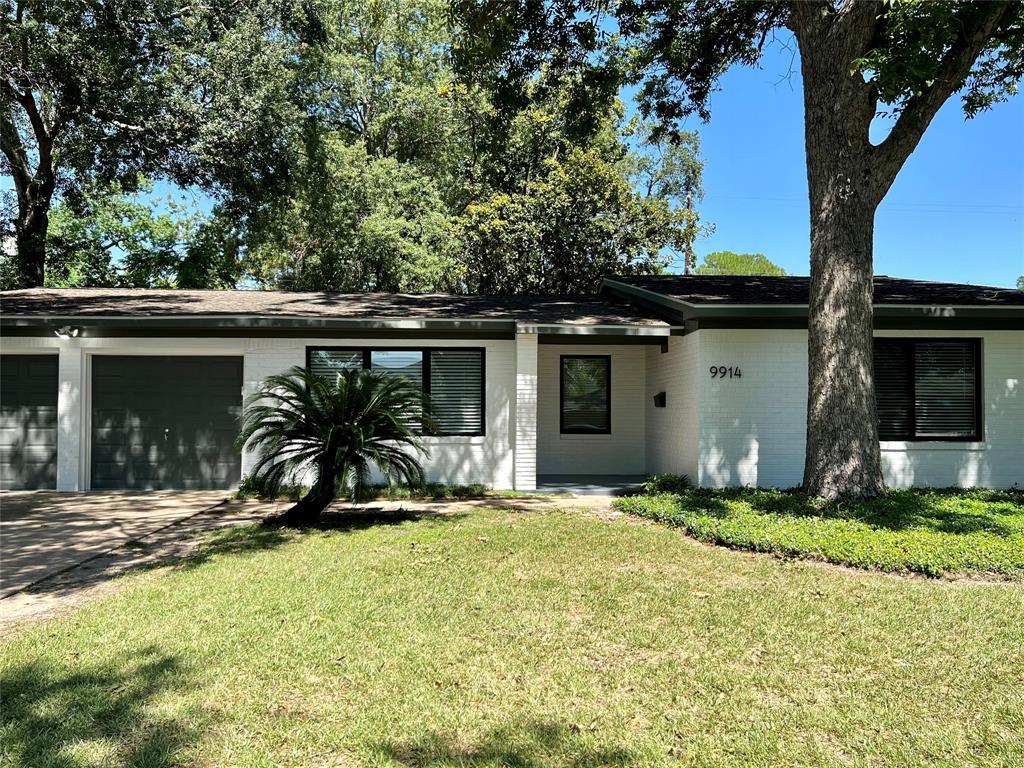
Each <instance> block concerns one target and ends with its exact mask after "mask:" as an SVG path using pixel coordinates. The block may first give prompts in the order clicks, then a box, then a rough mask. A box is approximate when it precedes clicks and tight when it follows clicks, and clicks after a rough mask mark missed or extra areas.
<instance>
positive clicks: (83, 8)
mask: <svg viewBox="0 0 1024 768" xmlns="http://www.w3.org/2000/svg"><path fill="white" fill-rule="evenodd" d="M316 27H317V24H316V18H315V16H312V15H310V14H309V13H307V12H306V6H304V5H303V4H302V3H299V2H296V3H294V4H293V3H291V2H290V0H244V2H242V3H234V2H232V3H227V2H213V3H202V4H198V5H188V4H185V5H182V4H181V3H177V2H171V0H109V2H103V3H101V4H81V3H74V2H70V1H69V0H54V1H53V2H41V0H13V1H12V2H11V3H6V4H5V6H4V14H3V18H2V34H0V62H2V68H3V75H2V77H0V149H2V152H3V169H4V171H5V173H6V174H9V175H10V177H11V178H12V180H13V187H14V193H13V197H14V198H15V200H14V202H13V204H9V205H7V206H5V207H7V208H10V209H14V210H15V211H16V212H15V213H14V215H13V216H12V222H11V223H12V224H13V230H14V235H15V238H16V242H17V256H16V268H17V269H16V271H17V274H18V276H19V280H20V282H21V284H23V285H39V284H42V281H43V278H44V270H45V252H46V237H47V228H48V223H49V213H50V206H51V204H52V202H53V201H54V200H55V199H61V200H64V201H66V202H67V203H68V204H69V205H71V206H72V207H74V206H76V205H78V203H79V202H80V201H79V200H78V198H79V197H80V196H82V195H85V194H89V193H90V190H95V189H96V188H102V187H104V186H107V185H110V184H116V185H118V186H119V187H120V188H122V189H124V190H127V191H131V189H132V186H133V185H134V184H135V182H136V180H137V179H138V178H139V177H140V175H141V174H152V173H160V174H162V175H164V176H166V177H168V178H170V179H172V180H174V181H177V182H179V183H182V184H188V185H201V186H204V187H207V188H210V189H214V188H217V189H224V188H235V187H239V188H265V187H268V186H273V180H274V179H275V178H278V177H280V176H282V175H283V174H284V173H285V172H286V169H284V168H282V167H281V164H280V159H281V155H280V152H279V149H280V147H279V141H280V137H281V136H282V134H283V132H284V128H285V126H287V125H288V123H289V122H290V121H291V120H293V112H292V110H291V108H290V103H291V102H290V100H289V98H288V96H289V93H290V84H291V83H292V82H293V78H292V76H291V71H292V69H293V67H294V63H295V60H296V59H295V54H296V52H297V51H299V50H301V48H302V46H303V45H308V43H309V41H315V39H316V37H317V30H316ZM5 234H7V233H5Z"/></svg>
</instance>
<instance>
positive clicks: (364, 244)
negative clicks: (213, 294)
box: [3, 0, 702, 292]
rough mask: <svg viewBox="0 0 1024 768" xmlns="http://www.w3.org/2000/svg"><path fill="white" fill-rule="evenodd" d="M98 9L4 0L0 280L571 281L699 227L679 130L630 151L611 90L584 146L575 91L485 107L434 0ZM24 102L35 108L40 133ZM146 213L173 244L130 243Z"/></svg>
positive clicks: (695, 191)
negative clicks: (150, 205) (187, 201)
mask: <svg viewBox="0 0 1024 768" xmlns="http://www.w3.org/2000/svg"><path fill="white" fill-rule="evenodd" d="M296 2H297V0H296ZM105 7H106V8H107V10H108V11H109V18H108V17H106V16H105V17H103V18H100V19H98V20H96V21H93V20H91V19H90V18H89V14H87V13H86V12H85V11H83V10H82V9H81V8H79V6H75V5H74V4H68V3H67V2H66V0H57V2H55V3H53V4H49V5H39V4H37V3H35V2H33V0H20V2H19V4H18V5H17V7H16V8H15V9H14V14H13V15H12V16H10V17H8V18H7V20H6V23H7V24H8V26H9V28H10V29H11V31H12V33H13V36H12V37H11V38H10V43H11V45H9V46H8V47H7V48H5V49H3V55H4V61H5V64H6V66H7V70H8V75H9V76H8V78H7V80H6V81H5V83H4V85H3V88H4V91H3V95H4V99H5V101H4V104H3V107H4V112H3V119H4V120H6V122H5V123H4V125H5V126H7V127H6V128H5V134H4V135H5V137H6V138H5V143H4V146H5V157H6V160H5V162H6V163H8V164H9V165H10V166H11V168H12V170H13V171H14V175H15V177H16V181H19V180H20V181H19V183H18V184H16V185H15V186H16V187H17V189H18V194H17V195H16V196H15V197H16V198H17V199H16V200H10V201H8V208H9V209H10V213H9V217H10V220H11V221H13V223H14V227H13V229H14V232H15V234H16V239H17V243H18V254H19V256H18V257H17V259H16V264H15V266H16V267H18V269H16V270H11V269H8V270H7V271H6V272H5V275H7V277H6V278H5V281H6V283H8V284H9V283H11V282H20V283H21V284H30V283H38V282H39V281H40V280H44V279H45V280H46V281H48V282H49V283H50V284H54V285H58V284H59V285H66V284H76V285H79V284H85V283H91V284H99V283H103V284H131V285H140V284H148V285H181V286H184V285H197V284H198V285H205V284H209V285H211V286H224V285H234V284H236V283H239V282H241V283H243V284H247V285H254V286H258V287H280V288H289V289H329V290H343V291H364V290H382V291H430V290H453V291H477V290H503V291H510V292H515V291H524V290H588V289H592V288H593V287H594V286H596V285H597V284H598V283H599V281H600V278H601V277H602V276H603V274H606V273H607V272H608V271H614V272H618V273H629V272H636V271H657V270H659V269H661V268H663V267H664V266H665V265H667V264H668V263H669V262H670V260H671V259H672V258H674V255H675V252H676V251H678V250H679V249H680V248H681V247H683V246H684V245H686V244H689V243H690V242H691V241H692V239H693V237H694V236H696V234H697V233H698V232H699V231H700V230H701V227H700V225H699V223H698V216H697V214H696V213H693V212H689V213H688V212H687V211H686V209H685V208H686V207H685V201H686V196H687V194H689V195H691V196H692V197H694V199H697V200H699V197H700V176H701V170H702V167H701V160H700V155H699V142H698V140H697V137H696V135H695V134H686V135H684V136H682V140H681V141H678V142H676V143H669V142H667V141H661V142H650V141H648V140H647V133H648V130H647V127H646V126H641V125H640V124H639V123H638V121H637V120H635V119H634V120H627V119H626V118H625V117H624V109H623V107H622V105H621V104H620V103H618V102H617V101H615V100H612V101H609V102H608V103H607V104H605V106H604V107H603V108H602V109H601V110H600V113H599V114H595V115H593V116H590V117H588V120H589V121H590V122H591V124H592V128H593V130H591V131H590V132H588V133H586V134H585V135H584V134H583V133H581V132H580V131H579V130H578V129H577V126H576V122H577V113H578V105H576V104H575V103H574V102H573V98H574V94H575V93H576V90H575V89H574V88H571V87H568V86H565V87H558V88H550V87H548V86H547V85H546V84H545V83H544V82H543V78H539V77H538V78H533V80H532V81H531V82H530V83H527V87H528V88H531V89H533V93H532V95H531V98H530V99H529V101H528V102H526V101H524V102H523V104H522V105H521V108H519V109H515V110H508V109H504V108H502V107H501V106H500V105H499V104H498V103H497V102H496V92H495V91H493V90H492V89H489V88H488V87H486V86H484V85H482V84H468V83H465V82H462V81H460V80H459V78H458V77H457V73H456V72H455V69H454V63H453V55H452V54H453V40H454V39H456V38H457V36H458V29H457V27H453V25H452V21H451V15H450V7H449V5H448V3H447V2H446V0H374V2H371V3H356V2H352V1H351V0H318V1H316V2H305V3H301V4H293V2H292V0H246V2H245V3H244V4H243V5H242V6H241V7H240V8H239V12H238V13H237V14H236V13H235V12H234V11H233V10H232V9H233V8H234V6H223V5H219V4H216V3H215V4H214V5H213V6H203V7H196V8H192V7H185V8H178V7H177V6H176V5H175V4H167V3H164V2H163V0H115V1H114V2H113V3H111V4H109V7H107V6H105ZM124 17H131V19H134V21H126V20H125V18H124ZM40 25H41V26H42V29H40V28H39V27H40ZM56 26H60V27H61V28H62V29H63V30H64V34H63V35H56V34H54V33H53V29H54V28H56ZM116 40H124V41H125V43H124V44H123V45H120V44H117V43H115V42H113V41H116ZM15 42H18V45H14V43H15ZM93 49H95V50H93ZM77 60H83V65H82V66H80V67H77V68H76V70H75V72H68V71H67V67H66V66H63V65H61V63H60V62H64V61H77ZM112 73H117V74H116V76H115V74H112ZM150 83H154V84H155V85H154V86H150V85H149V84H150ZM75 94H77V95H75ZM32 103H35V104H38V105H40V106H39V107H38V108H39V109H42V110H44V111H46V113H47V114H49V115H51V117H50V118H48V119H47V120H48V121H44V122H43V124H42V127H41V128H40V127H39V126H37V125H35V124H34V123H33V121H32V120H31V119H30V111H31V104H32ZM62 116H63V117H62ZM53 121H56V122H53ZM50 145H52V146H53V147H54V148H57V147H59V148H60V152H56V151H54V152H53V153H51V155H50V156H49V158H47V157H46V156H44V155H40V154H39V148H40V147H42V148H44V149H45V148H46V147H47V146H50ZM19 147H26V148H27V149H26V151H24V152H22V151H20V150H19ZM44 154H45V153H44ZM44 178H52V180H53V184H52V185H50V186H49V187H47V186H46V185H45V184H43V185H42V186H41V183H40V182H39V180H40V179H44ZM34 179H35V180H34ZM140 179H154V180H161V179H166V180H170V181H171V182H172V183H175V184H178V185H182V186H193V187H198V188H200V190H202V191H204V192H205V193H206V194H210V195H212V196H213V197H214V199H215V201H216V205H215V207H214V210H213V213H212V215H210V216H209V217H206V219H205V220H203V221H200V220H198V219H196V218H195V217H194V216H192V215H191V214H190V213H189V212H186V211H184V210H171V211H168V210H161V211H153V212H146V211H144V210H142V209H141V208H140V206H143V205H144V199H145V195H143V196H141V197H140V196H139V195H138V194H137V193H138V192H139V191H140V190H141V191H142V192H143V193H144V192H145V190H146V187H145V186H144V185H145V183H149V182H141V183H142V184H143V186H142V187H140V186H139V185H140ZM21 182H24V183H21ZM54 206H55V207H54ZM51 211H52V215H53V217H54V224H55V230H54V231H53V232H52V233H48V228H49V218H50V215H51ZM101 211H102V212H103V213H102V216H100V217H99V218H97V219H96V220H95V221H92V222H91V223H88V222H87V220H88V219H89V217H91V216H92V217H95V216H98V215H99V212H101ZM567 211H571V212H572V214H573V219H572V221H573V231H570V230H569V229H567V228H566V226H565V221H560V220H559V218H556V217H562V216H563V214H565V213H566V212H567ZM115 214H118V215H119V216H120V217H121V218H120V220H119V221H118V222H116V228H120V229H121V230H122V232H121V235H122V237H121V238H119V239H123V237H124V236H125V234H126V233H127V232H128V231H129V230H130V231H133V232H135V234H136V235H138V236H137V237H134V238H128V241H127V242H129V243H130V246H129V248H127V249H126V248H125V247H118V246H117V245H113V246H109V245H105V244H109V243H110V242H111V235H112V232H109V231H108V232H101V231H100V230H102V229H103V228H107V229H108V230H109V229H110V228H111V227H114V226H115V221H114V217H115ZM172 219H175V220H177V219H180V221H177V223H172V221H171V220H172ZM72 222H75V224H74V227H77V228H78V229H77V231H76V232H75V233H74V234H72V233H70V231H69V227H71V226H72ZM157 224H161V225H163V226H164V227H165V229H166V227H172V228H173V227H177V230H178V231H177V232H176V233H175V236H174V240H175V242H174V243H173V245H171V244H170V243H169V242H168V241H166V239H162V238H159V237H158V238H156V239H153V238H152V237H149V236H148V235H145V233H146V232H150V233H153V228H154V226H156V225H157ZM87 230H88V231H87ZM153 234H155V233H153ZM164 234H166V235H167V236H170V233H169V231H166V232H165V233H164ZM40 242H42V244H43V246H44V247H42V251H46V250H49V251H50V252H51V253H50V255H49V258H50V259H51V262H52V264H48V265H46V266H45V267H44V266H42V265H43V263H44V259H45V258H46V256H44V255H42V254H41V250H40V245H39V243H40ZM517 244H518V245H517ZM518 246H524V247H527V246H528V247H529V248H531V249H532V250H531V253H530V254H529V258H523V257H522V256H523V254H522V253H521V252H519V251H517V250H515V248H516V247H518ZM128 250H131V251H132V254H133V255H132V257H131V258H132V260H133V262H134V263H133V264H132V265H129V264H127V262H126V259H127V258H128ZM172 251H173V255H172V253H171V252H172ZM143 252H145V254H146V255H145V257H144V255H143ZM161 264H162V265H163V266H158V265H161ZM149 267H152V269H148V268H149ZM147 269H148V271H147ZM26 270H27V271H26ZM30 273H31V274H30ZM513 275H514V277H513ZM495 276H500V279H498V278H497V277H495Z"/></svg>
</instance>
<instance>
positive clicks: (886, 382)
mask: <svg viewBox="0 0 1024 768" xmlns="http://www.w3.org/2000/svg"><path fill="white" fill-rule="evenodd" d="M980 359H981V345H980V342H979V341H978V339H876V340H875V404H876V407H877V410H878V436H879V439H881V440H979V439H981V400H980V395H981V365H980Z"/></svg>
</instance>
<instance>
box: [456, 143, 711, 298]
mask: <svg viewBox="0 0 1024 768" xmlns="http://www.w3.org/2000/svg"><path fill="white" fill-rule="evenodd" d="M695 228H696V219H695V217H687V214H686V211H684V210H681V209H678V208H673V207H672V206H670V205H669V203H668V202H667V201H665V200H663V199H658V198H644V197H641V196H640V195H639V194H638V193H637V192H636V191H635V190H634V189H633V188H632V187H631V186H630V184H629V183H628V181H627V180H626V179H625V178H623V176H622V174H621V173H620V172H619V171H618V170H617V169H615V168H614V167H613V166H610V165H609V164H608V163H607V162H606V161H605V160H604V159H603V158H601V156H600V155H599V154H598V153H597V152H596V151H595V150H589V151H584V150H581V149H573V150H571V151H570V152H569V155H568V156H567V157H565V158H564V159H563V160H561V161H548V162H547V163H546V164H545V165H544V166H543V167H542V169H541V174H540V175H539V177H538V178H536V179H534V180H532V181H530V182H529V183H528V185H527V186H526V189H525V190H524V191H523V192H522V193H520V194H507V193H496V194H494V195H492V196H491V197H490V198H488V199H486V200H484V201H482V202H479V203H472V204H470V205H469V206H467V208H466V213H465V214H464V215H463V216H462V217H460V219H459V221H458V223H457V228H456V235H455V240H456V242H457V243H459V246H460V249H461V253H460V255H459V260H460V262H461V263H462V264H463V265H464V268H465V276H466V277H465V279H466V285H467V287H468V289H469V290H470V291H471V292H478V293H530V292H534V293H542V292H551V293H574V292H583V293H588V292H593V291H595V290H596V289H597V286H598V285H599V283H600V281H601V278H602V277H604V276H606V275H612V274H640V273H650V272H659V271H661V270H662V269H663V268H664V267H665V266H666V257H665V255H664V253H663V250H664V249H665V248H673V249H676V250H681V249H682V248H683V247H684V246H685V243H686V241H687V238H688V237H691V236H693V234H694V230H695Z"/></svg>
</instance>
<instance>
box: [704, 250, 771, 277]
mask: <svg viewBox="0 0 1024 768" xmlns="http://www.w3.org/2000/svg"><path fill="white" fill-rule="evenodd" d="M694 271H695V272H696V274H698V275H784V274H786V270H784V269H783V268H782V267H780V266H778V265H777V264H774V263H772V262H771V261H770V260H769V259H768V257H767V256H765V255H764V254H763V253H733V252H732V251H715V252H714V253H709V254H708V255H707V256H705V257H704V260H703V261H702V262H701V263H700V264H699V265H698V266H697V269H696V270H694Z"/></svg>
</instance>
